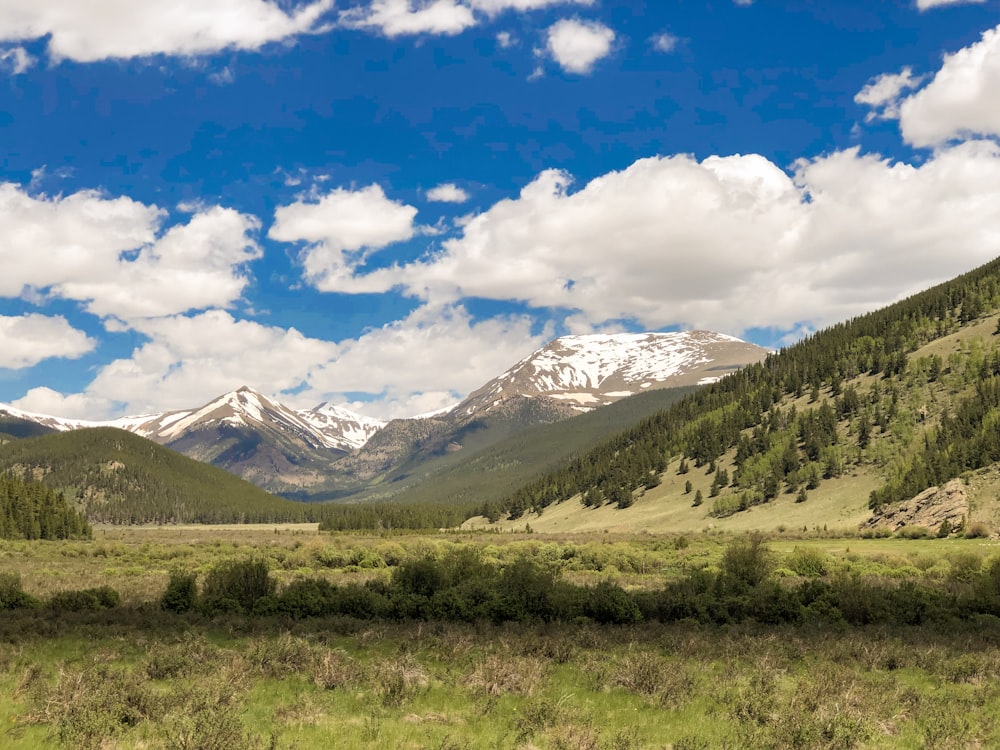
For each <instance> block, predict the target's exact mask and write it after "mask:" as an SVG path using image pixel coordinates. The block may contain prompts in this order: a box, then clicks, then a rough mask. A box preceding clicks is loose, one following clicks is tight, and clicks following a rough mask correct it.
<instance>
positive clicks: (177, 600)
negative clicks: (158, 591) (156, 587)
mask: <svg viewBox="0 0 1000 750" xmlns="http://www.w3.org/2000/svg"><path fill="white" fill-rule="evenodd" d="M197 599H198V587H197V585H196V584H195V576H194V575H191V574H187V573H178V572H175V573H171V574H170V580H169V581H168V582H167V588H166V590H165V591H164V592H163V596H161V597H160V607H161V608H162V609H165V610H167V611H168V612H187V611H188V610H190V609H191V608H192V607H194V605H195V602H196V601H197Z"/></svg>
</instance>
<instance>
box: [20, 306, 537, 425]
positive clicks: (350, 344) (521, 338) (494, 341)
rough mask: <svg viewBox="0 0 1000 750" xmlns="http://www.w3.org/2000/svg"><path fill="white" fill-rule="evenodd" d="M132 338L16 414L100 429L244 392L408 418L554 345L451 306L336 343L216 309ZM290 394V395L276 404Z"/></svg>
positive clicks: (148, 324) (149, 325) (150, 326)
mask: <svg viewBox="0 0 1000 750" xmlns="http://www.w3.org/2000/svg"><path fill="white" fill-rule="evenodd" d="M136 328H137V329H138V330H139V331H140V332H141V333H143V334H144V335H145V336H147V337H149V341H148V342H146V343H144V344H143V345H141V346H140V347H137V348H136V349H135V350H134V351H133V352H132V354H131V356H130V357H128V358H122V359H118V360H115V361H113V362H110V363H108V364H107V365H105V366H104V367H102V368H101V370H100V371H99V372H98V374H97V376H96V377H95V379H94V380H93V382H91V383H90V385H89V386H87V388H86V389H85V391H84V392H82V393H76V394H69V395H63V394H59V393H57V392H55V391H52V390H51V389H47V388H36V389H33V390H32V391H30V392H29V393H28V394H26V395H25V396H24V397H23V398H22V399H20V400H18V401H17V402H15V403H14V405H15V406H17V407H18V408H22V409H26V410H29V411H36V412H41V413H44V414H55V415H59V416H68V417H78V418H84V419H105V418H109V417H113V416H119V415H121V414H122V413H128V414H145V413H152V412H159V411H164V410H169V409H178V408H190V407H195V406H199V405H200V404H202V403H204V402H207V401H209V400H211V399H212V398H214V397H216V396H218V395H219V394H221V393H224V392H226V391H230V390H232V389H234V388H237V387H239V386H240V385H243V384H247V385H251V386H252V387H254V388H257V389H259V390H261V391H263V392H264V393H266V394H269V395H272V396H275V397H276V398H278V399H279V400H281V401H282V402H284V403H288V404H290V405H295V406H299V407H307V406H313V405H315V404H316V403H318V402H320V401H328V400H329V401H334V402H343V401H346V400H348V398H349V396H348V395H347V394H349V393H366V394H370V396H371V398H370V400H367V401H365V402H363V405H362V403H358V404H355V407H356V408H357V409H358V410H359V411H363V412H365V413H368V414H370V415H372V416H378V417H386V418H391V417H405V416H413V415H414V414H418V413H422V412H426V411H430V410H433V409H436V408H440V407H441V406H446V405H449V404H451V403H454V402H455V401H457V400H458V399H459V398H460V397H461V396H464V395H465V394H466V393H468V392H469V391H470V390H472V389H474V388H476V387H478V386H480V385H482V384H483V383H485V382H486V381H487V380H489V379H490V378H492V377H494V376H495V375H497V374H498V373H500V372H502V371H503V370H505V369H506V368H508V367H510V366H511V365H512V364H514V363H515V362H516V361H518V360H519V359H521V358H522V357H523V356H525V355H526V354H528V353H530V352H531V351H533V350H534V349H535V348H537V347H538V346H540V345H541V344H542V343H544V341H545V340H546V339H547V338H549V337H550V336H551V330H547V331H545V332H543V333H542V334H540V335H532V332H531V329H532V320H531V318H530V317H528V316H510V317H499V318H493V319H489V320H483V321H473V320H472V318H471V317H470V316H469V314H468V313H467V312H466V311H465V310H464V309H463V308H461V307H451V306H449V307H445V308H433V309H432V308H426V307H425V308H420V309H418V310H416V311H415V312H413V313H412V314H411V315H409V316H408V317H407V318H405V319H403V320H400V321H396V322H394V323H390V324H388V325H386V326H384V327H382V328H378V329H374V330H370V331H367V332H365V333H364V334H362V335H361V336H359V337H358V338H357V339H350V340H347V341H342V342H340V343H333V342H330V341H323V340H320V339H315V338H309V337H307V336H304V335H302V334H301V333H300V332H299V331H297V330H295V329H294V328H292V329H283V328H279V327H274V326H265V325H262V324H260V323H257V322H254V321H247V320H237V319H235V318H233V317H232V316H231V315H230V314H229V313H227V312H224V311H220V310H212V311H208V312H204V313H200V314H197V315H194V316H190V317H189V316H170V317H165V318H158V319H149V320H144V321H140V322H139V323H138V324H137V325H136ZM303 386H305V388H304V389H303ZM289 391H294V392H295V394H294V395H291V394H288V395H282V394H283V393H285V394H287V393H288V392H289Z"/></svg>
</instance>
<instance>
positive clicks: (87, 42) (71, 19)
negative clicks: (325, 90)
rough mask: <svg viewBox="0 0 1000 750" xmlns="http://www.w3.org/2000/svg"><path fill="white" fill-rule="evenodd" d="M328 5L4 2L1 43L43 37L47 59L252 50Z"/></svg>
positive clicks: (324, 1) (328, 1) (306, 27)
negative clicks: (46, 47)
mask: <svg viewBox="0 0 1000 750" xmlns="http://www.w3.org/2000/svg"><path fill="white" fill-rule="evenodd" d="M284 5H287V3H285V4H284ZM332 7H333V0H317V1H316V2H311V3H308V4H304V5H303V4H299V5H298V6H297V7H296V8H295V9H294V10H291V11H288V12H286V11H285V10H283V9H282V7H281V6H280V5H279V4H278V3H275V2H268V1H267V0H171V2H154V3H146V2H135V0H45V2H39V1H38V0H6V2H4V3H2V4H0V42H2V41H6V42H18V41H23V40H30V39H40V38H42V37H46V36H47V37H48V52H49V55H50V56H51V57H52V58H53V59H54V60H61V59H70V60H76V61H78V62H94V61H96V60H104V59H108V58H133V57H146V56H150V55H158V54H165V55H183V56H192V55H204V54H210V53H213V52H218V51H220V50H223V49H230V48H231V49H250V50H253V49H259V48H260V47H262V46H263V45H265V44H267V43H269V42H277V41H281V40H285V39H289V38H291V37H294V36H296V35H298V34H304V33H312V32H317V31H321V30H323V29H322V26H321V25H320V22H321V19H322V16H323V15H324V14H325V13H326V12H327V11H329V10H330V9H331V8H332Z"/></svg>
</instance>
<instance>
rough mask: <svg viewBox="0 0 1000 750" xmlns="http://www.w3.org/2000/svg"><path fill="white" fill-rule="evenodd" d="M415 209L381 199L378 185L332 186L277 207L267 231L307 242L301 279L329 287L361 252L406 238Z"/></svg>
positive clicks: (345, 273) (412, 228)
mask: <svg viewBox="0 0 1000 750" xmlns="http://www.w3.org/2000/svg"><path fill="white" fill-rule="evenodd" d="M416 214H417V209H416V208H414V207H413V206H408V205H406V204H403V203H399V202H396V201H392V200H389V199H388V198H386V196H385V193H384V192H383V191H382V188H381V187H379V186H378V185H370V186H368V187H366V188H362V189H361V190H354V191H352V190H345V189H343V188H338V189H335V190H333V191H331V192H329V193H327V194H326V195H324V196H323V197H321V198H320V199H319V200H318V201H310V200H300V201H298V202H296V203H292V204H290V205H287V206H281V207H279V208H278V209H277V210H276V211H275V214H274V224H273V225H272V226H271V229H270V231H269V232H268V236H269V237H270V238H271V239H275V240H278V241H280V242H307V243H312V244H310V245H309V247H307V248H306V250H305V252H304V253H303V256H302V261H303V265H304V267H305V274H306V279H307V280H308V281H309V282H310V283H312V284H315V285H316V286H317V288H319V289H324V290H328V291H333V290H334V289H336V288H337V285H338V284H339V280H340V279H343V278H346V277H350V276H351V275H352V274H353V273H354V269H355V268H356V267H357V266H358V265H359V264H361V263H363V262H364V259H365V257H366V255H365V251H372V250H379V249H381V248H383V247H385V246H386V245H389V244H392V243H394V242H402V241H405V240H408V239H410V238H412V237H413V236H414V234H415V233H416V228H415V226H414V224H413V219H414V217H415V216H416ZM359 251H360V252H359Z"/></svg>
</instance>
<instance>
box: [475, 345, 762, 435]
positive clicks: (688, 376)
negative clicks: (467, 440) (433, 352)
mask: <svg viewBox="0 0 1000 750" xmlns="http://www.w3.org/2000/svg"><path fill="white" fill-rule="evenodd" d="M766 355H767V350H766V349H763V348H761V347H759V346H756V345H754V344H749V343H747V342H745V341H742V340H740V339H738V338H734V337H732V336H726V335H724V334H721V333H714V332H711V331H682V332H676V333H614V334H590V335H583V336H562V337H560V338H557V339H555V340H553V341H551V342H549V343H548V344H546V345H545V346H544V347H542V348H541V349H539V350H538V351H536V352H534V353H533V354H531V355H530V356H528V357H525V358H524V359H523V360H521V361H520V362H518V363H517V364H516V365H514V366H513V367H512V368H510V369H509V370H508V371H507V372H505V373H504V374H503V375H500V376H499V377H497V378H495V379H493V380H491V381H490V382H489V383H487V384H486V385H484V386H483V387H482V388H480V389H479V390H477V391H475V392H473V393H472V394H471V395H469V397H468V398H466V399H465V400H464V401H462V402H461V403H460V404H459V405H458V406H457V407H455V412H457V413H458V414H460V415H473V414H481V413H483V412H484V411H486V410H489V409H492V408H495V407H496V406H497V405H498V404H500V403H503V402H504V401H505V400H507V399H509V398H511V397H513V396H527V397H545V398H549V399H555V400H558V401H560V402H562V403H565V404H567V405H569V406H572V407H573V408H574V409H576V410H577V411H588V410H590V409H594V408H596V407H598V406H603V405H604V404H608V403H611V402H613V401H617V400H619V399H622V398H625V397H627V396H631V395H634V394H636V393H641V392H642V391H645V390H648V389H650V388H672V387H677V386H685V385H704V384H706V383H711V382H714V381H716V380H718V379H719V378H721V377H722V376H723V375H725V374H727V373H729V372H732V371H733V370H737V369H739V368H740V367H744V366H745V365H747V364H750V363H751V362H759V361H760V360H762V359H763V358H764V357H765V356H766Z"/></svg>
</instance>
